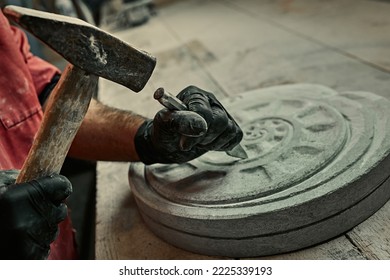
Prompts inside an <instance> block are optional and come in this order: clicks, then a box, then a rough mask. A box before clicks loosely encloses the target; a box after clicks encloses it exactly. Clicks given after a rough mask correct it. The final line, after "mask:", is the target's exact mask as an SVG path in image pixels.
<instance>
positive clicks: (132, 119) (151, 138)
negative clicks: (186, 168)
mask: <svg viewBox="0 0 390 280" xmlns="http://www.w3.org/2000/svg"><path fill="white" fill-rule="evenodd" d="M178 98H179V99H181V100H182V101H183V102H184V103H185V104H186V105H187V107H188V108H189V111H169V110H167V109H162V110H161V111H159V112H157V114H156V116H155V117H154V119H153V120H151V119H146V118H144V117H141V116H139V115H137V114H135V113H132V112H128V111H122V110H118V109H114V108H110V107H107V106H105V105H103V104H101V103H99V102H97V101H96V100H92V103H91V105H90V108H89V110H88V112H87V115H86V117H85V119H84V121H83V123H82V125H81V127H80V129H79V132H78V133H77V135H76V138H75V140H74V142H73V144H72V147H71V149H70V152H69V155H70V156H73V157H77V158H81V159H89V160H110V161H114V160H117V161H138V160H141V161H142V162H144V163H146V164H153V163H181V162H186V161H189V160H192V159H194V158H196V157H198V156H200V155H202V154H204V153H206V152H207V151H210V150H218V151H228V150H231V149H232V148H233V147H234V146H236V145H237V144H238V143H239V142H240V141H241V139H242V131H241V129H240V128H239V127H238V125H237V124H236V123H235V122H234V120H232V119H231V117H230V116H229V114H228V113H227V112H226V110H225V108H224V107H223V106H222V104H221V103H220V102H219V101H218V100H217V99H216V98H215V96H214V95H213V94H211V93H209V92H206V91H204V90H202V89H199V88H197V87H194V86H190V87H187V88H185V89H184V90H182V91H181V92H180V93H179V94H178Z"/></svg>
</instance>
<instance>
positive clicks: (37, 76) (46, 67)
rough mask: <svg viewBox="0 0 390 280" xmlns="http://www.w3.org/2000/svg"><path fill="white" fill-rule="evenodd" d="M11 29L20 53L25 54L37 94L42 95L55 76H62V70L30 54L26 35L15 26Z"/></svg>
mask: <svg viewBox="0 0 390 280" xmlns="http://www.w3.org/2000/svg"><path fill="white" fill-rule="evenodd" d="M11 28H12V30H13V32H14V34H15V36H14V37H15V39H16V40H17V45H18V46H20V51H21V53H22V54H23V56H24V59H25V62H26V64H27V67H28V69H29V71H30V73H31V77H32V79H33V83H34V87H35V89H36V91H37V93H38V94H40V93H41V92H42V90H43V89H44V88H45V86H46V85H47V84H48V83H49V82H50V81H51V79H52V78H53V77H54V75H55V74H60V70H59V69H58V68H57V67H55V66H54V65H52V64H50V63H48V62H46V61H44V60H43V59H41V58H39V57H37V56H35V55H33V54H32V53H31V52H30V45H29V43H28V40H27V36H26V34H25V33H24V32H23V31H21V30H20V29H18V28H16V27H14V26H11Z"/></svg>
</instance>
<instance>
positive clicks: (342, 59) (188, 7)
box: [95, 0, 390, 260]
mask: <svg viewBox="0 0 390 280" xmlns="http://www.w3.org/2000/svg"><path fill="white" fill-rule="evenodd" d="M389 14H390V2H389V1H374V0H371V1H369V0H338V1H334V0H333V1H320V0H295V1H293V0H290V1H289V0H286V1H282V0H280V1H258V0H242V1H233V0H217V1H201V0H188V1H185V0H182V1H171V3H170V4H169V5H165V6H162V7H159V8H158V11H157V15H156V16H154V17H152V18H151V19H150V20H149V22H148V23H147V24H144V25H142V26H139V27H136V28H131V29H127V30H121V31H116V32H115V35H116V36H118V37H120V38H122V39H123V40H125V41H127V42H129V43H130V44H132V45H134V46H136V47H138V48H141V49H143V50H146V51H148V52H149V53H151V54H153V55H154V56H156V57H157V67H156V69H155V72H154V74H153V76H152V78H151V80H150V82H149V84H148V85H147V86H146V87H145V89H144V90H142V92H141V93H139V94H137V95H135V94H133V93H131V92H129V90H128V89H126V88H124V87H121V86H119V85H116V84H113V83H111V82H108V81H105V80H103V81H101V86H100V93H99V94H100V99H101V101H102V102H103V103H106V104H109V105H112V106H115V107H118V108H121V109H129V110H133V111H135V112H137V113H139V114H142V115H145V116H147V117H151V118H152V117H153V116H154V114H155V113H156V112H157V111H158V110H160V109H161V108H162V107H161V105H160V104H159V103H158V102H156V101H155V100H154V99H153V97H152V96H153V92H154V91H155V89H157V88H158V87H164V88H165V89H166V90H168V91H170V92H172V93H178V92H179V91H180V90H182V89H183V88H185V87H186V86H188V85H191V84H193V85H196V86H198V87H200V88H203V89H205V90H208V91H211V92H213V93H215V95H216V96H217V97H219V98H225V97H231V96H235V95H237V94H240V93H243V92H246V91H249V90H253V89H257V88H264V87H268V86H273V85H282V84H294V83H315V84H322V85H325V86H328V87H330V88H333V89H335V90H337V91H349V90H353V91H368V92H373V93H376V94H378V95H381V96H384V97H386V98H388V99H390V86H389V81H390V37H389V36H388V34H390V17H389ZM389 141H390V139H389ZM128 168H129V163H118V162H99V163H98V166H97V174H98V175H97V203H96V243H95V244H96V245H95V251H96V259H113V260H117V259H221V257H213V256H204V255H198V254H194V253H191V252H187V251H184V250H182V249H179V248H176V247H174V246H172V245H170V244H167V243H165V242H164V241H162V240H161V239H159V238H158V237H156V236H155V235H154V234H153V233H152V232H151V231H150V230H149V229H148V228H147V227H146V225H145V224H144V222H143V221H142V218H141V217H140V214H139V212H138V210H137V205H136V203H135V199H134V196H133V194H132V193H131V190H130V187H129V184H128V178H127V173H128ZM263 259H390V202H388V203H387V204H385V205H384V206H383V207H382V208H381V209H380V210H379V211H377V212H376V213H375V214H374V215H372V216H371V217H370V218H368V219H367V220H366V221H364V222H363V223H361V224H359V225H358V226H356V227H355V228H353V229H352V230H350V231H348V232H347V233H345V234H344V235H341V236H339V237H337V238H334V239H332V240H329V241H327V242H325V243H322V244H319V245H317V246H314V247H311V248H306V249H303V250H300V251H296V252H291V253H287V254H282V255H275V256H268V257H263Z"/></svg>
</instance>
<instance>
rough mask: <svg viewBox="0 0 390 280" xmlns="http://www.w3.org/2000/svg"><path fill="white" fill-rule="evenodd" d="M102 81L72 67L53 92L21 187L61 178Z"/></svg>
mask: <svg viewBox="0 0 390 280" xmlns="http://www.w3.org/2000/svg"><path fill="white" fill-rule="evenodd" d="M97 83H98V77H97V76H95V75H90V74H87V73H86V72H85V71H83V70H81V69H80V68H78V67H76V66H73V65H71V64H69V65H68V66H67V67H66V69H65V70H64V72H63V74H62V75H61V78H60V80H59V82H58V84H57V85H56V87H55V88H54V89H53V92H52V93H51V95H50V97H49V99H48V101H47V105H46V107H45V113H44V116H43V120H42V124H41V126H40V128H39V130H38V132H37V134H36V136H35V139H34V142H33V144H32V147H31V149H30V152H29V154H28V156H27V159H26V161H25V162H24V164H23V167H22V169H21V171H20V173H19V176H18V178H17V179H16V182H17V183H21V182H27V181H31V180H33V179H36V178H39V177H42V176H48V175H52V174H58V173H59V172H60V170H61V168H62V165H63V163H64V160H65V157H66V155H67V153H68V151H69V148H70V145H71V144H72V141H73V139H74V137H75V135H76V133H77V130H78V129H79V127H80V125H81V122H82V121H83V119H84V116H85V114H86V112H87V110H88V107H89V103H90V101H91V98H92V96H93V93H94V92H95V90H96V87H97Z"/></svg>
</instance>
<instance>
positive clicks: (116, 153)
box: [69, 99, 145, 161]
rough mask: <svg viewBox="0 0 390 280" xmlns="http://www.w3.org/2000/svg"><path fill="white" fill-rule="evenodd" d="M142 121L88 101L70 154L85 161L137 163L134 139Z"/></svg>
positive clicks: (125, 113)
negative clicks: (87, 106) (86, 109)
mask: <svg viewBox="0 0 390 280" xmlns="http://www.w3.org/2000/svg"><path fill="white" fill-rule="evenodd" d="M144 121H145V118H144V117H141V116H139V115H136V114H134V113H132V112H127V111H122V110H119V109H115V108H110V107H108V106H105V105H103V104H101V103H99V102H98V101H96V100H94V99H93V100H92V101H91V105H90V107H89V109H88V112H87V115H86V117H85V119H84V121H83V123H82V125H81V127H80V129H79V131H78V133H77V135H76V137H75V139H74V141H73V144H72V147H71V149H70V151H69V155H70V156H71V157H76V158H80V159H86V160H108V161H138V160H139V157H138V154H137V152H136V150H135V145H134V136H135V134H136V132H137V130H138V128H139V126H140V125H141V124H142V123H143V122H144Z"/></svg>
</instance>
